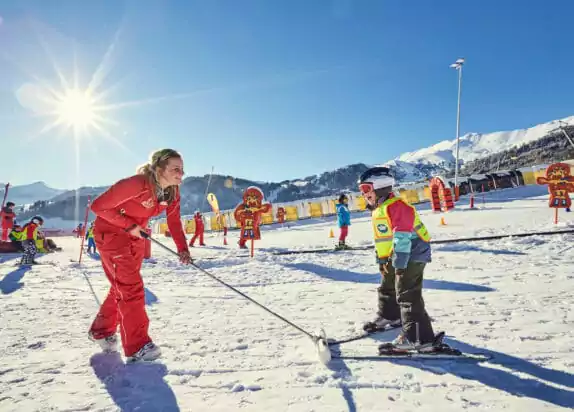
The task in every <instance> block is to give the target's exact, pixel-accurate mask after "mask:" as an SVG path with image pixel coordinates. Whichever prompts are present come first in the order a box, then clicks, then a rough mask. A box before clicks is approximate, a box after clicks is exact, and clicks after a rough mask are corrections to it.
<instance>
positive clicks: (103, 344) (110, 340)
mask: <svg viewBox="0 0 574 412" xmlns="http://www.w3.org/2000/svg"><path fill="white" fill-rule="evenodd" d="M88 337H89V338H90V340H91V341H92V342H96V343H97V344H98V345H100V348H102V351H104V352H117V351H118V337H117V335H116V334H115V333H114V334H113V335H110V336H108V337H107V338H104V339H94V336H93V335H92V333H91V332H90V333H88Z"/></svg>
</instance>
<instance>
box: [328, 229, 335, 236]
mask: <svg viewBox="0 0 574 412" xmlns="http://www.w3.org/2000/svg"><path fill="white" fill-rule="evenodd" d="M329 237H335V233H334V232H333V229H331V231H330V232H329Z"/></svg>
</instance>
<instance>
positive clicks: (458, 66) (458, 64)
mask: <svg viewBox="0 0 574 412" xmlns="http://www.w3.org/2000/svg"><path fill="white" fill-rule="evenodd" d="M463 64H464V59H457V61H456V62H455V63H453V64H451V65H450V67H451V68H453V69H456V70H458V102H457V107H456V155H455V157H456V160H455V164H454V190H455V192H456V193H458V189H457V188H458V162H459V143H460V96H461V91H462V65H463Z"/></svg>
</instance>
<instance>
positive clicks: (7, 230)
mask: <svg viewBox="0 0 574 412" xmlns="http://www.w3.org/2000/svg"><path fill="white" fill-rule="evenodd" d="M11 230H12V225H10V224H3V225H2V240H3V241H4V242H7V241H8V235H9V234H10V231H11Z"/></svg>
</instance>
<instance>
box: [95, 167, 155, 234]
mask: <svg viewBox="0 0 574 412" xmlns="http://www.w3.org/2000/svg"><path fill="white" fill-rule="evenodd" d="M145 190H147V189H146V187H145V182H144V180H143V179H142V178H141V177H140V176H132V177H128V178H126V179H122V180H120V181H119V182H117V183H115V184H114V185H112V186H111V187H110V188H109V189H108V190H106V191H105V192H104V193H102V194H101V195H99V196H98V197H97V198H96V199H95V200H94V202H93V203H92V206H91V209H92V211H93V212H94V213H95V214H96V215H97V216H99V217H101V218H102V219H105V220H107V221H108V222H110V223H111V224H113V225H115V226H118V227H121V228H123V229H127V228H128V227H130V226H133V225H135V224H137V223H136V222H135V221H134V220H133V219H132V218H130V217H129V216H125V215H122V214H121V213H120V210H121V207H120V206H121V205H122V204H124V203H125V202H127V201H128V200H130V199H133V198H134V197H136V196H139V195H140V194H141V193H142V192H144V191H145Z"/></svg>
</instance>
